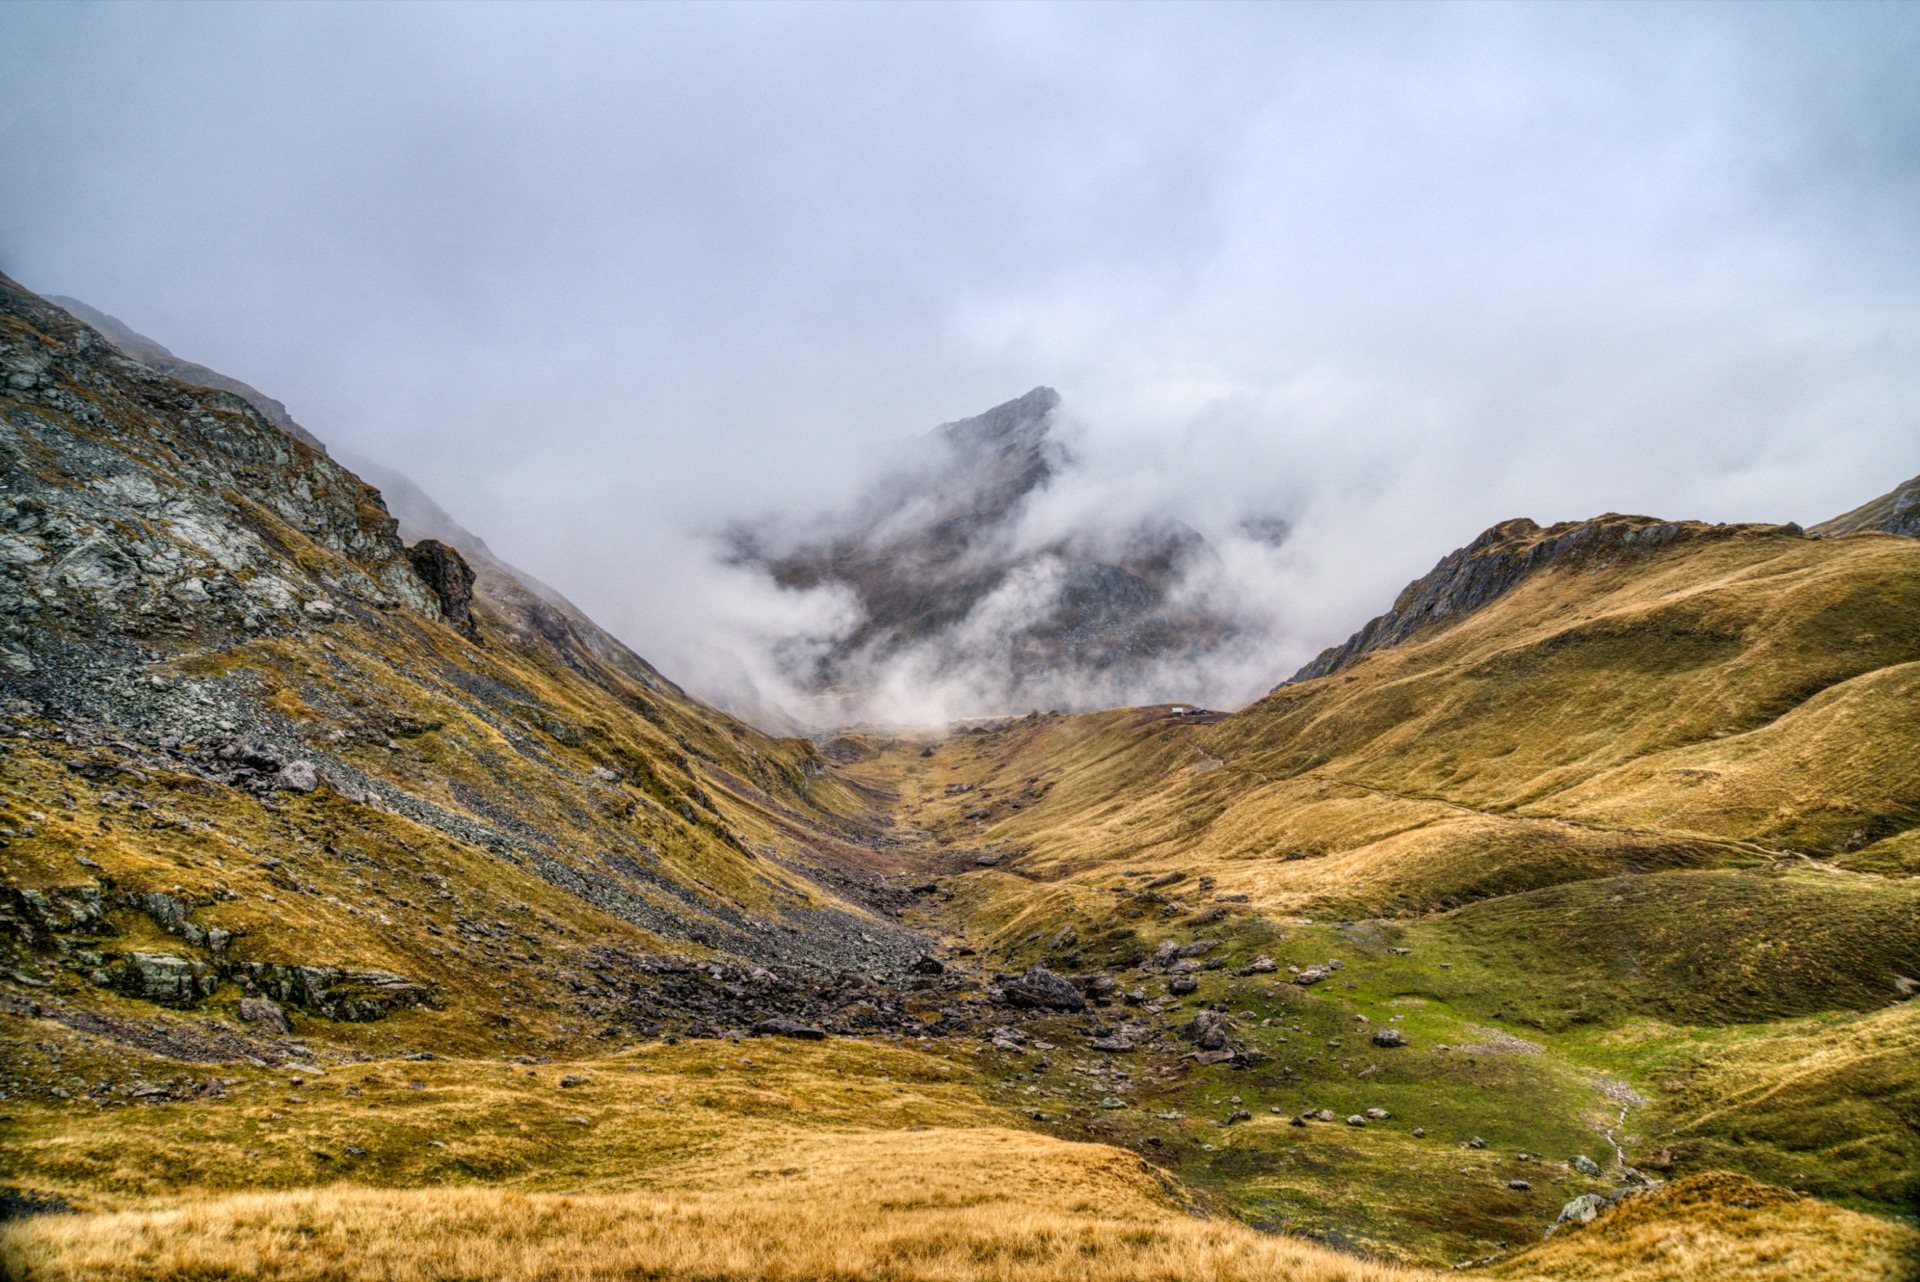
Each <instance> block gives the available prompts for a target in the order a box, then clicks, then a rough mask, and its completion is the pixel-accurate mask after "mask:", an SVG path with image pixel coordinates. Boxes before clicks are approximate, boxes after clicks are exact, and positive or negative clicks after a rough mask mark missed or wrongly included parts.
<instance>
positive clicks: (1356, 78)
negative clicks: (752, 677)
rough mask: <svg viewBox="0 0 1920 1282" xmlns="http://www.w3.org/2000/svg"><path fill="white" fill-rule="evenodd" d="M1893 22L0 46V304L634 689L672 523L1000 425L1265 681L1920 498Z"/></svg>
mask: <svg viewBox="0 0 1920 1282" xmlns="http://www.w3.org/2000/svg"><path fill="white" fill-rule="evenodd" d="M1915 66H1920V6H1913V5H1905V4H1894V5H1884V6H1882V5H1872V4H1855V5H1840V4H1830V5H1817V6H1794V5H1786V4H1775V5H1744V6H1731V7H1720V6H1714V5H1707V4H1689V5H1684V6H1674V7H1659V6H1654V5H1616V6H1593V7H1587V6H1580V5H1572V4H1554V5H1531V6H1521V5H1490V6H1444V5H1433V4H1423V5H1414V6H1395V5H1360V4H1349V5H1339V6H1327V7H1316V6H1309V5H1286V6H1256V5H1250V4H1236V5H1228V6H1220V7H1212V6H1207V5H1202V4H1194V3H1186V4H1180V5H1164V6H1124V5H1091V4H1075V5H1063V6H1049V5H1017V6H996V5H988V4H966V5H953V6H943V5H906V4H897V5H890V6H885V5H875V4H860V5H849V6H831V5H829V6H751V5H734V6H727V5H719V4H703V5H697V6H686V7H676V6H671V5H662V4H649V5H630V6H615V5H609V4H593V5H580V6H567V5H541V6H532V5H527V6H512V5H504V4H501V5H446V6H437V5H432V4H421V3H416V4H408V5H381V6H375V5H346V4H341V5H325V6H303V5H299V4H288V3H276V4H271V5H245V4H218V5H204V6H201V5H167V4H140V5H134V4H110V5H109V4H97V5H94V4H90V5H54V4H33V3H13V4H8V5H5V6H0V269H4V270H5V271H6V272H7V273H8V274H10V275H12V276H14V277H16V278H17V279H19V280H21V281H22V282H23V283H25V284H27V285H28V286H30V287H32V288H35V289H38V290H40V291H42V292H48V293H62V294H70V295H73V296H76V297H79V298H81V299H84V300H86V301H87V302H89V303H91V304H92V305H94V306H96V307H99V308H101V309H102V310H105V311H108V312H112V313H114V314H116V315H118V316H119V317H121V318H122V319H123V320H125V321H127V322H128V323H130V324H131V325H133V326H134V327H135V328H136V329H139V330H141V331H143V332H145V333H147V334H148V335H150V336H152V337H154V338H156V339H158V340H160V341H161V342H163V343H165V344H167V345H168V346H170V347H172V348H173V350H174V351H175V352H177V353H179V354H180V355H182V356H185V357H187V358H190V359H193V360H197V361H200V362H202V363H204V364H207V365H211V366H214V367H215V368H218V369H220V370H222V371H225V372H227V373H230V374H232V375H234V376H236V377H240V378H243V379H246V380H247V381H249V382H251V383H253V384H255V385H256V386H258V387H260V388H261V389H262V390H264V391H266V392H268V393H269V394H271V395H274V396H277V397H279V398H281V399H283V400H285V401H286V402H287V404H288V406H289V407H290V409H291V410H292V412H293V414H294V416H295V417H296V418H298V419H300V420H301V421H302V422H303V423H304V424H306V425H307V426H308V427H309V428H311V429H312V430H313V431H314V432H315V433H316V434H318V435H319V436H320V437H321V438H322V439H324V440H326V441H328V442H329V443H331V444H332V445H334V446H335V448H336V451H337V452H340V453H344V454H349V455H354V454H358V455H362V456H369V457H374V458H377V459H379V460H381V461H383V462H385V463H387V464H390V465H392V466H394V467H396V468H398V469H400V470H401V471H403V472H406V473H408V474H409V475H411V476H412V477H413V478H414V479H416V480H417V481H418V482H420V483H421V484H422V485H423V486H425V487H426V488H427V489H428V490H429V491H430V492H432V493H434V494H435V495H436V496H437V497H439V498H440V500H441V502H442V503H443V504H444V505H445V506H447V507H448V508H449V509H450V510H452V511H453V512H454V514H455V515H456V516H457V517H459V518H460V519H462V520H463V521H464V522H466V523H467V524H468V525H469V526H471V527H473V528H474V529H475V530H477V531H478V532H479V533H481V534H482V535H484V536H485V537H487V539H488V540H489V542H490V543H491V544H492V545H493V546H494V548H495V549H496V551H498V552H500V553H501V554H502V555H504V556H505V557H507V558H508V559H509V560H512V561H514V562H516V563H518V564H520V565H522V566H524V567H525V568H527V569H529V570H531V571H533V572H534V573H536V574H538V575H539V576H541V577H543V578H545V579H547V580H548V581H550V582H552V583H554V584H555V585H556V586H559V587H560V588H561V589H562V590H564V591H566V592H567V593H568V594H569V595H571V596H572V597H573V598H574V599H575V600H577V601H579V602H580V603H581V604H582V605H583V606H585V607H587V608H588V609H589V610H590V611H591V612H592V613H594V614H595V615H596V617H599V618H601V619H602V620H603V621H604V622H606V623H608V624H609V625H611V626H612V627H614V629H615V630H616V631H618V632H620V633H621V634H622V635H623V636H625V637H626V638H627V639H628V640H630V641H632V642H634V643H635V644H636V645H637V646H638V647H639V648H640V649H641V650H642V651H643V652H644V653H647V654H648V655H649V656H650V657H652V658H654V659H655V660H656V661H658V662H660V663H661V664H662V665H663V666H665V667H666V668H667V669H668V670H669V672H674V671H676V670H679V671H683V672H684V671H690V670H695V669H697V668H698V666H699V664H700V663H701V662H703V660H702V657H701V652H702V651H703V649H706V648H710V647H711V646H712V645H713V644H714V641H715V639H716V638H725V637H727V636H729V635H735V634H738V633H739V631H740V629H741V628H742V627H743V626H746V625H747V621H750V620H751V619H752V618H753V617H755V612H756V611H760V610H764V609H765V608H767V606H768V602H767V601H765V600H764V599H761V598H757V597H755V596H754V595H753V593H752V592H751V590H750V589H749V588H748V587H747V586H745V585H742V584H738V583H722V582H719V581H718V580H716V579H715V577H714V576H713V575H712V573H711V572H710V571H708V570H707V569H705V568H703V559H702V552H701V547H702V545H701V544H700V543H699V541H698V539H697V538H696V537H695V536H697V535H698V534H699V533H700V532H701V531H703V530H705V529H709V528H711V527H712V526H713V525H714V524H716V523H717V522H718V521H720V520H722V519H724V518H726V517H729V516H733V515H738V514H743V513H745V514H750V513H755V512H760V511H764V510H767V509H769V508H775V507H786V508H798V509H806V508H812V507H817V506H819V505H821V504H824V503H828V502H832V501H834V500H836V499H839V498H843V497H844V496H846V495H848V494H850V493H852V492H853V491H854V490H855V489H856V488H857V487H858V485H859V484H860V483H861V482H862V481H863V480H864V479H865V478H866V477H867V476H868V474H869V469H870V464H869V460H870V459H871V458H872V457H873V456H874V454H875V452H876V451H877V450H878V449H880V448H881V447H883V446H884V445H886V444H887V443H888V442H892V441H896V440H898V439H899V438H901V437H903V436H907V435H910V434H912V433H916V432H921V431H925V430H926V429H928V428H930V427H931V426H933V425H934V424H936V423H938V422H941V421H944V420H948V419H954V418H958V417H962V416H964V415H968V414H972V413H976V412H978V411H980V410H983V409H986V408H987V407H989V406H991V405H993V404H996V403H998V402H1000V401H1004V400H1007V399H1010V398H1011V397H1014V396H1016V395H1019V394H1020V393H1022V392H1025V391H1026V390H1028V389H1029V388H1031V387H1033V386H1035V385H1036V384H1041V383H1045V384H1049V385H1051V386H1054V387H1056V388H1058V389H1059V390H1060V392H1061V393H1062V395H1063V396H1064V398H1065V404H1064V406H1063V412H1064V413H1065V414H1066V415H1067V417H1068V418H1069V419H1070V421H1071V423H1072V426H1073V430H1074V431H1075V433H1076V434H1077V438H1078V440H1079V448H1080V450H1081V452H1082V453H1083V455H1084V456H1085V458H1086V459H1087V469H1088V471H1087V476H1088V477H1089V478H1090V480H1089V482H1088V485H1087V488H1086V491H1085V493H1086V495H1087V496H1089V497H1088V498H1087V500H1086V501H1088V502H1096V503H1098V504H1101V505H1103V506H1138V507H1141V508H1143V509H1145V508H1151V507H1155V506H1159V507H1165V508H1167V509H1169V510H1172V511H1174V512H1176V513H1177V514H1179V515H1183V516H1185V517H1186V518H1187V519H1189V520H1192V521H1193V522H1195V523H1196V524H1197V525H1199V526H1200V527H1201V528H1202V529H1203V530H1207V529H1209V528H1219V527H1223V526H1224V525H1225V524H1226V523H1229V522H1230V521H1231V520H1232V519H1234V518H1236V517H1237V516H1239V515H1243V514H1246V513H1249V512H1259V511H1273V512H1280V513H1283V514H1285V515H1287V516H1289V517H1291V518H1292V519H1293V520H1294V524H1295V529H1296V531H1297V533H1296V537H1295V539H1294V542H1293V543H1292V544H1291V545H1289V547H1288V549H1287V550H1286V553H1285V556H1284V557H1283V558H1282V560H1281V562H1280V563H1279V564H1278V565H1277V566H1268V567H1267V568H1266V569H1265V570H1263V571H1262V575H1264V577H1263V578H1261V581H1260V582H1259V583H1258V584H1251V583H1250V586H1249V587H1248V591H1249V592H1263V593H1268V594H1273V595H1275V596H1276V599H1278V600H1280V601H1281V603H1282V605H1283V606H1284V608H1283V609H1281V610H1280V611H1279V613H1278V615H1277V616H1276V617H1278V618H1279V620H1280V621H1279V623H1278V624H1277V625H1276V629H1275V634H1274V639H1273V652H1274V661H1273V664H1272V668H1273V674H1274V676H1275V678H1276V679H1277V678H1278V677H1280V676H1283V675H1285V673H1286V672H1288V671H1291V669H1292V667H1293V666H1295V665H1297V664H1298V663H1299V662H1300V661H1302V660H1303V659H1304V658H1306V657H1309V656H1310V655H1311V653H1312V652H1313V651H1314V650H1317V649H1318V648H1319V647H1320V646H1322V645H1325V644H1329V643H1331V642H1334V641H1337V640H1338V639H1340V638H1341V637H1343V636H1344V635H1345V634H1346V633H1347V632H1348V631H1350V630H1351V629H1352V628H1353V627H1354V626H1356V625H1357V624H1359V623H1360V622H1362V621H1363V620H1364V619H1365V618H1366V617H1367V616H1369V615H1371V614H1373V613H1377V612H1378V611H1379V610H1380V609H1382V608H1384V607H1385V606H1386V605H1387V604H1389V603H1390V601H1391V598H1392V595H1393V593H1394V592H1395V591H1396V590H1397V589H1398V587H1399V586H1400V585H1401V584H1402V583H1404V582H1405V581H1406V580H1407V579H1409V578H1410V577H1413V576H1414V575H1417V574H1419V573H1422V572H1424V571H1425V570H1426V569H1427V568H1429V567H1430V566H1431V565H1432V564H1433V562H1434V561H1435V560H1437V559H1438V558H1439V557H1440V556H1441V555H1442V554H1443V553H1445V552H1446V551H1447V550H1449V549H1450V548H1453V547H1455V546H1458V545H1459V544H1461V543H1462V542H1464V541H1466V540H1467V539H1469V538H1471V537H1472V536H1473V534H1474V533H1476V532H1477V531H1478V530H1480V529H1481V528H1483V527H1485V526H1487V525H1489V524H1491V523H1493V522H1495V521H1498V520H1501V519H1504V518H1506V517H1510V516H1517V515H1527V516H1532V517H1534V518H1535V519H1537V520H1541V521H1543V522H1544V521H1551V520H1557V519H1568V518H1575V517H1583V516H1589V515H1593V514H1596V513H1599V512H1602V511H1607V510H1619V511H1641V512H1649V513H1654V514H1659V515H1663V516H1672V517H1683V516H1685V517H1702V518H1710V519H1718V520H1741V519H1751V520H1779V521H1784V520H1798V521H1801V522H1803V523H1806V522H1811V521H1815V520H1818V519H1821V518H1823V517H1825V516H1829V515H1832V514H1834V513H1835V512H1837V511H1840V510H1842V509H1844V508H1847V507H1850V506H1853V505H1854V504H1856V503H1858V502H1860V501H1863V500H1865V499H1867V498H1869V497H1871V496H1872V495H1874V494H1877V493H1880V492H1882V491H1884V490H1887V489H1889V488H1891V487H1892V486H1893V485H1894V484H1895V483H1897V482H1899V481H1901V480H1904V479H1906V478H1907V477H1909V476H1911V475H1913V474H1914V473H1916V472H1920V252H1916V251H1920V92H1916V90H1915V81H1914V74H1915V73H1914V68H1915Z"/></svg>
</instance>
